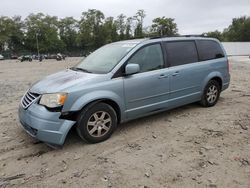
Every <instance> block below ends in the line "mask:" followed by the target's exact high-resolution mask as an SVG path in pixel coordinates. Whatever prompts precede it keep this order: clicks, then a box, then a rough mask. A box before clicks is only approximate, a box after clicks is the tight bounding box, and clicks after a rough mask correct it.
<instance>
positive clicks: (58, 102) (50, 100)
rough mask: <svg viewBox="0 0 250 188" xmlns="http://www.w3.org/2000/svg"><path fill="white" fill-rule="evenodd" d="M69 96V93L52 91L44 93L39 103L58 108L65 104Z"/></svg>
mask: <svg viewBox="0 0 250 188" xmlns="http://www.w3.org/2000/svg"><path fill="white" fill-rule="evenodd" d="M66 98H67V93H52V94H43V95H42V97H41V99H40V102H39V104H41V105H44V106H47V107H49V108H57V107H61V106H63V105H64V103H65V101H66Z"/></svg>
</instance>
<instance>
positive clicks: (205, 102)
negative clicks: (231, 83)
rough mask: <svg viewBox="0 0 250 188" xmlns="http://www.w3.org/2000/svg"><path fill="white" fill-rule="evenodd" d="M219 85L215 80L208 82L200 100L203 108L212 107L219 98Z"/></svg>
mask: <svg viewBox="0 0 250 188" xmlns="http://www.w3.org/2000/svg"><path fill="white" fill-rule="evenodd" d="M220 92H221V89H220V85H219V83H218V82H217V81H216V80H210V81H209V82H208V83H207V85H206V87H205V89H204V92H203V95H202V98H201V101H200V103H201V105H202V106H204V107H212V106H214V105H215V104H216V103H217V101H218V99H219V97H220Z"/></svg>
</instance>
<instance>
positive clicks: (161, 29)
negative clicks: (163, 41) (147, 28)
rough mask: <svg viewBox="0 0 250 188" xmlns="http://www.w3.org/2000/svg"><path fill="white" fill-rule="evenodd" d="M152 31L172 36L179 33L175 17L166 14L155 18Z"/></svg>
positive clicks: (160, 34)
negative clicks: (167, 16) (168, 16)
mask: <svg viewBox="0 0 250 188" xmlns="http://www.w3.org/2000/svg"><path fill="white" fill-rule="evenodd" d="M152 31H153V33H156V34H158V35H159V36H168V37H171V36H175V35H177V34H178V29H177V24H176V23H175V22H174V19H173V18H166V17H165V16H163V17H161V18H155V19H154V20H153V25H152Z"/></svg>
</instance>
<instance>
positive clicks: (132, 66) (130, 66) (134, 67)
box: [125, 64, 140, 75]
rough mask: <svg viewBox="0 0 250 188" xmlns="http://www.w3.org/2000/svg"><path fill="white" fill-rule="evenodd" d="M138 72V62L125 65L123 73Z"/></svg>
mask: <svg viewBox="0 0 250 188" xmlns="http://www.w3.org/2000/svg"><path fill="white" fill-rule="evenodd" d="M138 72H140V66H139V65H138V64H128V65H126V67H125V74H126V75H132V74H135V73H138Z"/></svg>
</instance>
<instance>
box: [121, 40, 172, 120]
mask: <svg viewBox="0 0 250 188" xmlns="http://www.w3.org/2000/svg"><path fill="white" fill-rule="evenodd" d="M129 63H132V64H139V66H140V72H139V73H137V74H133V75H129V76H126V77H124V93H125V104H126V116H127V118H128V119H133V118H136V117H139V116H143V115H146V114H149V113H153V112H156V111H159V110H161V109H164V108H166V107H167V100H168V98H169V89H170V88H169V85H170V84H169V70H168V68H165V63H164V57H163V53H162V47H161V44H160V43H154V44H151V45H147V46H144V47H142V48H141V49H139V50H138V51H137V52H135V54H134V55H133V56H132V57H131V58H130V59H129V60H128V64H129Z"/></svg>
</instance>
